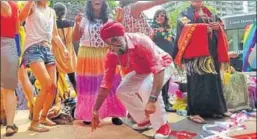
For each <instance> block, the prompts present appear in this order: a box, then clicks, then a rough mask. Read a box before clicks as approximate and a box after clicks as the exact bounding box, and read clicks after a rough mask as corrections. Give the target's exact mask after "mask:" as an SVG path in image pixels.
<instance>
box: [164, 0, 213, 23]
mask: <svg viewBox="0 0 257 139" xmlns="http://www.w3.org/2000/svg"><path fill="white" fill-rule="evenodd" d="M188 6H190V2H184V3H183V4H181V5H179V6H178V7H177V8H176V10H173V11H171V12H169V13H168V16H169V19H170V24H171V26H172V27H173V28H176V26H177V18H178V16H179V14H180V13H181V12H182V11H184V10H185V9H186V8H187V7H188ZM205 6H206V7H207V8H208V9H209V10H210V11H211V12H213V13H216V9H215V8H214V7H213V6H211V5H208V4H205Z"/></svg>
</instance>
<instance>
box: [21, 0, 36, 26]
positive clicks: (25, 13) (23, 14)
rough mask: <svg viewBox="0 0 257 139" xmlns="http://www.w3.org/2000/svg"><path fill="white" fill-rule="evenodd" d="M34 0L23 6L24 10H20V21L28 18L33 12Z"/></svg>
mask: <svg viewBox="0 0 257 139" xmlns="http://www.w3.org/2000/svg"><path fill="white" fill-rule="evenodd" d="M34 4H35V3H34V1H33V0H29V1H28V2H27V3H26V4H25V5H24V7H23V8H22V10H21V11H20V15H19V20H20V22H23V21H25V20H26V18H27V17H28V16H29V15H31V14H32V12H33V10H32V6H33V5H34Z"/></svg>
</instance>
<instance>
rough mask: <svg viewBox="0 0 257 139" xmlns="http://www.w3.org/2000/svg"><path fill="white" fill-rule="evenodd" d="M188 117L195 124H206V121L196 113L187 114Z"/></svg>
mask: <svg viewBox="0 0 257 139" xmlns="http://www.w3.org/2000/svg"><path fill="white" fill-rule="evenodd" d="M188 119H189V120H191V121H192V122H195V123H197V124H206V121H205V120H204V119H203V118H202V117H200V116H198V115H195V116H189V117H188Z"/></svg>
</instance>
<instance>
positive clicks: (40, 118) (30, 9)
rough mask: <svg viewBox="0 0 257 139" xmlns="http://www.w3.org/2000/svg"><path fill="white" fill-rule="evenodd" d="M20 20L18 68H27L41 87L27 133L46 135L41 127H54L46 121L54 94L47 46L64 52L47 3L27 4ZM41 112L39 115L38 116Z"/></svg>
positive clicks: (52, 67)
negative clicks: (22, 40)
mask: <svg viewBox="0 0 257 139" xmlns="http://www.w3.org/2000/svg"><path fill="white" fill-rule="evenodd" d="M20 19H21V22H23V21H24V20H25V19H26V25H25V29H26V39H25V52H24V54H23V62H22V64H23V65H24V66H26V67H30V68H31V70H32V73H33V74H34V75H35V77H36V78H37V80H39V82H40V85H41V87H42V89H41V91H40V93H39V94H38V96H37V99H36V102H35V104H34V107H33V118H32V122H31V125H30V127H29V130H31V131H35V132H47V131H49V129H48V128H46V127H44V126H42V125H46V126H55V125H56V123H54V122H53V121H51V120H49V119H48V118H47V114H48V111H49V109H50V108H51V106H52V104H53V101H54V98H55V94H56V65H55V57H54V56H53V53H52V51H51V47H52V46H51V42H52V41H54V42H55V43H56V44H57V46H58V47H62V48H63V49H64V50H65V53H66V56H67V58H68V51H67V50H66V47H65V45H64V44H63V43H62V41H61V38H60V36H59V35H58V32H57V27H56V23H55V21H56V17H55V11H54V10H53V9H51V8H50V7H48V1H47V0H39V1H37V2H34V1H28V2H27V3H26V4H25V6H24V8H23V9H22V10H21V12H20ZM41 110H42V113H41V115H39V114H40V112H41Z"/></svg>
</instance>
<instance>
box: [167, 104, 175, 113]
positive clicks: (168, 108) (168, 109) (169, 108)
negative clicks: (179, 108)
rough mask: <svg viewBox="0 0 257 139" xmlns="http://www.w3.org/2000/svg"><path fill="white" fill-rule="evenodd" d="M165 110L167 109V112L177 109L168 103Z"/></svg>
mask: <svg viewBox="0 0 257 139" xmlns="http://www.w3.org/2000/svg"><path fill="white" fill-rule="evenodd" d="M165 110H166V112H176V110H174V109H173V108H172V107H171V106H169V105H166V106H165Z"/></svg>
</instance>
